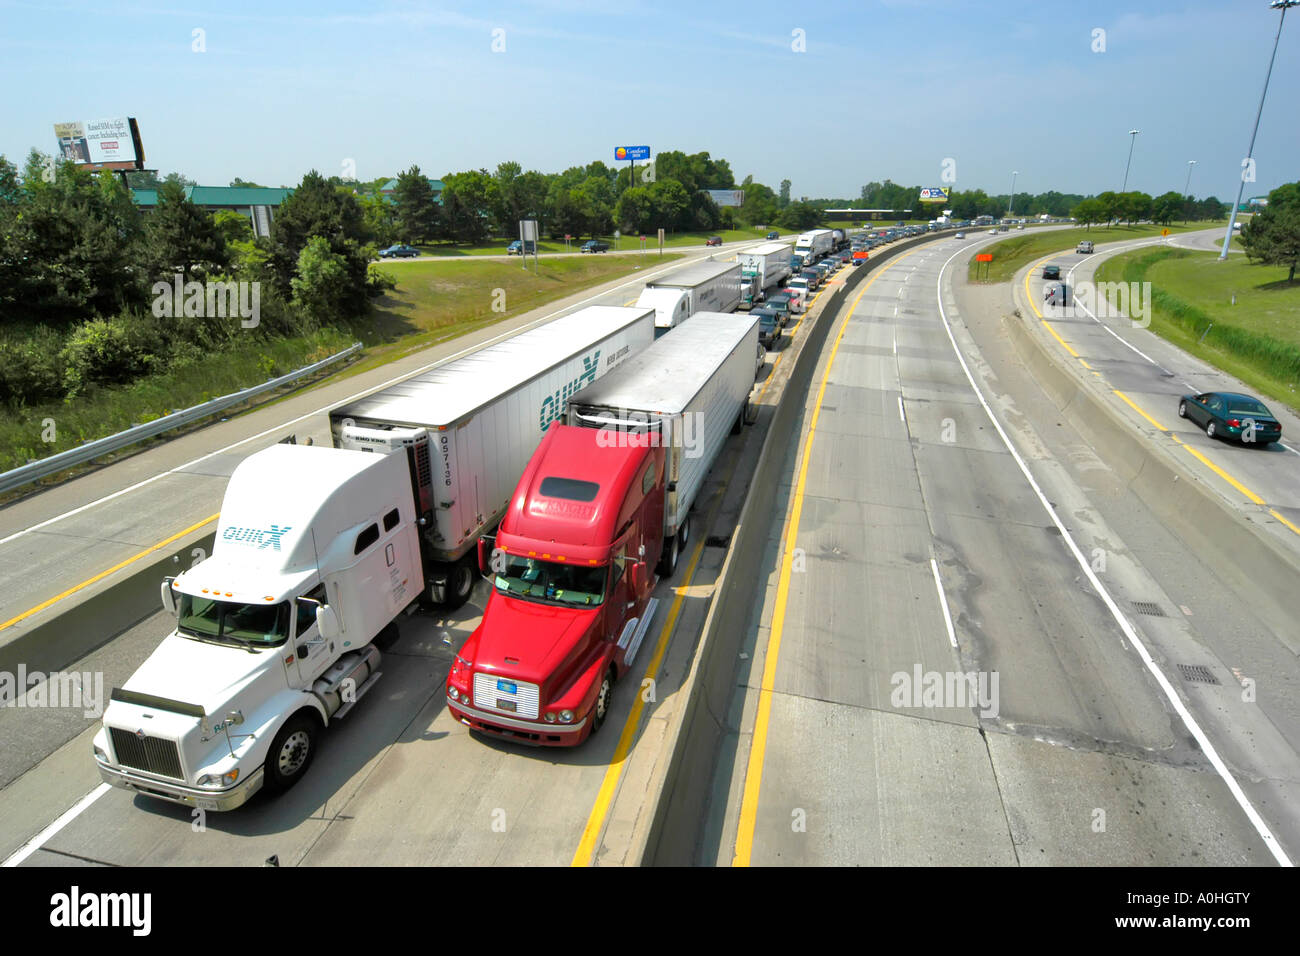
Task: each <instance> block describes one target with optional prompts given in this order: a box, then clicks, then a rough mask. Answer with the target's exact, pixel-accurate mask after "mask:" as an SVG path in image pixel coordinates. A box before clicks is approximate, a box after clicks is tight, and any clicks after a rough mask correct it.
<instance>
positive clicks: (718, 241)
mask: <svg viewBox="0 0 1300 956" xmlns="http://www.w3.org/2000/svg"><path fill="white" fill-rule="evenodd" d="M704 244H705V245H706V246H720V245H722V237H721V236H709V238H707V239H705V240H704Z"/></svg>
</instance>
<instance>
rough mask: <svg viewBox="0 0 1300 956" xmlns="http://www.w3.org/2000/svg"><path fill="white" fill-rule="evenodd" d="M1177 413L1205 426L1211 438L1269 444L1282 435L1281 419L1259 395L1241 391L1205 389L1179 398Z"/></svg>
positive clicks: (1263, 445)
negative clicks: (1258, 397) (1201, 392)
mask: <svg viewBox="0 0 1300 956" xmlns="http://www.w3.org/2000/svg"><path fill="white" fill-rule="evenodd" d="M1178 417H1179V418H1186V419H1187V420H1188V421H1190V422H1192V423H1194V424H1196V425H1199V426H1200V427H1201V428H1204V429H1205V434H1206V435H1208V436H1209V437H1210V438H1232V439H1236V440H1237V441H1239V442H1241V443H1242V444H1243V445H1259V446H1260V447H1261V448H1264V447H1267V446H1268V445H1270V444H1272V443H1273V442H1275V441H1277V440H1278V439H1279V438H1281V437H1282V423H1281V422H1279V421H1278V420H1277V417H1276V416H1275V415H1274V414H1273V413H1272V412H1270V411H1269V410H1268V406H1267V405H1265V404H1264V403H1263V402H1261V401H1260V400H1259V399H1257V398H1253V397H1251V396H1250V395H1242V394H1240V393H1239V392H1206V393H1205V394H1203V395H1184V396H1183V397H1182V398H1180V399H1179V400H1178Z"/></svg>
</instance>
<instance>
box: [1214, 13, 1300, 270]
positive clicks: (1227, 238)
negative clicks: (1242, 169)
mask: <svg viewBox="0 0 1300 956" xmlns="http://www.w3.org/2000/svg"><path fill="white" fill-rule="evenodd" d="M1269 6H1270V7H1272V8H1273V9H1274V10H1281V11H1282V16H1281V17H1279V18H1278V21H1277V36H1275V37H1273V55H1272V56H1271V57H1269V58H1268V72H1267V73H1265V74H1264V92H1263V93H1261V94H1259V109H1258V110H1256V111H1255V128H1254V129H1252V130H1251V131H1250V148H1249V149H1247V150H1246V161H1245V163H1243V164H1242V165H1243V166H1245V165H1248V164H1249V163H1250V160H1251V158H1252V157H1253V156H1254V155H1255V134H1256V133H1258V132H1259V118H1260V116H1261V115H1263V113H1264V97H1266V96H1268V81H1269V79H1270V78H1271V77H1272V76H1273V61H1274V60H1276V59H1277V42H1278V40H1280V39H1281V38H1282V24H1283V23H1285V22H1286V11H1287V8H1289V7H1295V6H1300V0H1272V2H1270V3H1269ZM1245 191H1246V177H1245V175H1244V174H1243V175H1242V177H1241V184H1240V185H1239V186H1238V187H1237V201H1236V202H1235V203H1233V204H1232V211H1231V212H1230V213H1229V214H1228V231H1227V233H1226V234H1225V235H1224V237H1223V251H1222V252H1220V253H1219V261H1220V262H1223V261H1224V260H1225V259H1227V258H1228V246H1229V244H1231V242H1232V229H1233V227H1234V226H1235V225H1236V224H1237V207H1238V206H1240V205H1241V196H1242V193H1244V192H1245Z"/></svg>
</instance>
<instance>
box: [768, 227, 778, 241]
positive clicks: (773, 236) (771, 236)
mask: <svg viewBox="0 0 1300 956" xmlns="http://www.w3.org/2000/svg"><path fill="white" fill-rule="evenodd" d="M767 238H769V239H780V238H781V234H780V233H779V232H777V231H776V230H775V229H773V230H772V231H771V232H769V233H768V234H767Z"/></svg>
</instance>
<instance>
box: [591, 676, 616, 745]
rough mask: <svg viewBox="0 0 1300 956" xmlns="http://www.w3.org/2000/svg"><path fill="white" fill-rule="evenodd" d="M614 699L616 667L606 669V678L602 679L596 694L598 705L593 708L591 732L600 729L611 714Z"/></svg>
mask: <svg viewBox="0 0 1300 956" xmlns="http://www.w3.org/2000/svg"><path fill="white" fill-rule="evenodd" d="M613 699H614V668H613V667H611V668H610V669H609V670H607V671H605V679H604V680H603V681H601V684H600V691H599V693H597V694H596V706H594V707H592V708H591V733H593V734H594V733H595V732H596V731H598V730H600V726H601V724H603V723H604V722H605V718H606V717H608V716H609V706H610V702H611V701H613Z"/></svg>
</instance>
